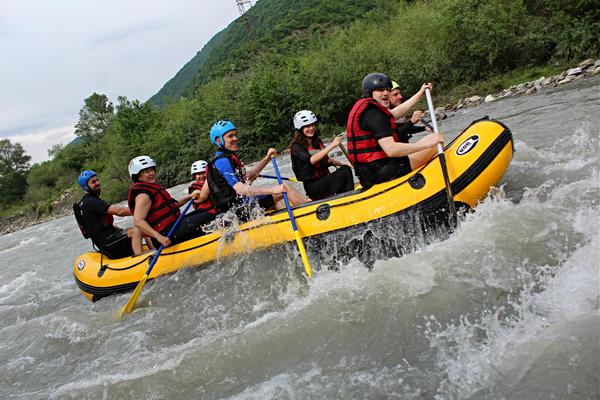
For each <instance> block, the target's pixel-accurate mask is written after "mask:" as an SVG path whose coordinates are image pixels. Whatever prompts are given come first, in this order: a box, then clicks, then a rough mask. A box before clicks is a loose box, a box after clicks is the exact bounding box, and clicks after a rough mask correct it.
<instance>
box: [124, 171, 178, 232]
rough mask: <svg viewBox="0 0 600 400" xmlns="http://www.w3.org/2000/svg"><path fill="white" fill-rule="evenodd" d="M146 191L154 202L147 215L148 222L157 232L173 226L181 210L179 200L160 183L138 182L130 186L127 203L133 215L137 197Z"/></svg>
mask: <svg viewBox="0 0 600 400" xmlns="http://www.w3.org/2000/svg"><path fill="white" fill-rule="evenodd" d="M140 193H145V194H147V195H148V196H149V197H150V200H151V201H152V204H151V205H150V210H149V211H148V215H147V216H146V222H148V224H149V225H150V226H151V227H152V229H154V230H155V231H157V232H162V231H163V230H164V229H165V228H167V227H169V226H171V224H173V223H174V222H175V221H177V218H179V215H180V214H181V212H180V211H179V207H178V206H177V201H176V200H175V199H173V198H172V197H171V195H170V194H169V193H168V192H167V190H166V189H165V188H164V187H162V186H161V185H159V184H158V183H147V182H136V183H134V184H133V185H131V186H130V187H129V193H127V203H128V205H129V209H130V210H131V215H133V213H134V210H135V198H136V196H137V195H138V194H140Z"/></svg>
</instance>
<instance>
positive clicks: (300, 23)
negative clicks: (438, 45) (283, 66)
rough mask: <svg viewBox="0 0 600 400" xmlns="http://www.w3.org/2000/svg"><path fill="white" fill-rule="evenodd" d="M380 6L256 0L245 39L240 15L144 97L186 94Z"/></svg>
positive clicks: (159, 100)
mask: <svg viewBox="0 0 600 400" xmlns="http://www.w3.org/2000/svg"><path fill="white" fill-rule="evenodd" d="M383 6H384V2H383V1H381V0H360V1H357V0H259V1H257V2H256V4H255V5H254V6H253V7H252V8H251V9H250V10H248V11H247V12H246V14H245V18H247V19H248V21H249V22H250V26H251V37H250V40H248V39H249V38H248V35H247V31H246V28H245V26H244V22H243V20H242V18H238V19H236V20H235V21H233V22H232V23H231V24H229V26H228V27H227V28H225V29H224V30H222V31H221V32H219V33H217V34H216V35H215V36H214V37H213V38H212V39H210V40H209V41H208V43H207V44H206V45H205V46H204V47H203V48H202V50H201V51H199V52H198V53H197V54H196V55H195V56H194V57H193V58H192V59H191V60H190V61H189V62H188V63H186V64H185V65H184V66H183V68H182V69H181V70H179V71H178V72H177V74H175V76H174V77H173V78H172V79H170V80H169V81H168V82H167V83H166V84H165V85H164V86H163V87H162V88H161V89H160V90H159V91H158V92H157V93H156V94H155V95H154V96H152V97H151V98H150V99H149V101H150V102H151V103H153V104H155V105H165V104H166V103H167V102H168V101H169V100H170V99H171V100H176V99H178V98H180V97H182V96H186V95H189V94H191V93H193V92H194V90H195V89H196V88H197V87H199V86H201V85H203V84H205V83H206V82H207V81H208V80H209V79H210V78H211V77H219V76H223V75H226V74H229V73H235V72H241V71H244V70H246V68H247V67H248V65H250V64H251V62H252V60H253V58H255V57H256V56H257V55H259V54H263V53H265V52H269V53H279V54H281V53H287V52H298V51H302V50H303V49H304V47H305V42H306V40H307V38H308V37H310V36H311V35H313V34H315V33H326V32H327V31H330V30H333V29H335V28H336V27H343V26H345V25H347V24H349V23H350V22H352V21H354V20H356V19H360V18H361V17H363V16H364V15H365V14H366V13H367V12H369V11H372V10H373V9H376V8H378V7H383ZM340 10H343V12H342V13H340Z"/></svg>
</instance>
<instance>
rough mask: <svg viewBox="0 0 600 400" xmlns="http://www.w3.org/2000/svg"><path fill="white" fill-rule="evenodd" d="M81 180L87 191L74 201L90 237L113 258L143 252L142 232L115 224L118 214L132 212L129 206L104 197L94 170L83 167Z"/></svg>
mask: <svg viewBox="0 0 600 400" xmlns="http://www.w3.org/2000/svg"><path fill="white" fill-rule="evenodd" d="M77 184H78V185H79V186H80V187H81V188H82V189H83V190H84V191H85V192H86V193H85V195H84V196H83V197H82V198H81V200H80V201H79V202H77V203H75V204H73V212H74V214H75V219H76V220H77V224H78V225H79V229H80V230H81V233H82V234H83V237H84V238H86V239H91V240H92V243H93V244H94V245H95V246H96V247H97V248H98V250H99V251H100V252H101V253H103V254H105V255H106V256H108V257H110V258H123V257H128V256H131V255H138V254H141V253H142V234H141V232H140V230H139V229H137V228H135V227H132V228H128V229H121V228H119V227H118V226H116V225H114V217H113V216H114V215H117V216H119V217H125V216H129V215H131V212H130V211H129V208H127V207H118V206H115V205H113V204H110V203H107V202H106V201H104V200H102V199H101V198H100V180H99V179H98V176H97V175H96V173H95V172H94V171H92V170H89V169H88V170H85V171H83V172H82V173H81V174H80V175H79V177H78V178H77Z"/></svg>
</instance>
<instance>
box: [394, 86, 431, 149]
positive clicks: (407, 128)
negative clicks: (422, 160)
mask: <svg viewBox="0 0 600 400" xmlns="http://www.w3.org/2000/svg"><path fill="white" fill-rule="evenodd" d="M403 100H404V97H402V93H401V92H400V85H399V84H398V82H396V81H392V90H391V91H390V107H389V108H390V109H393V108H395V107H398V106H399V105H400V104H402V101H403ZM423 114H424V112H423V111H422V110H416V111H414V112H413V113H412V116H411V117H410V118H407V117H405V116H402V117H400V118H398V119H396V125H398V128H397V129H398V141H399V142H402V143H408V142H409V140H410V139H411V138H412V136H413V135H414V134H415V133H419V132H423V131H424V130H426V129H427V128H425V127H424V126H417V125H416V124H417V123H419V121H421V119H423Z"/></svg>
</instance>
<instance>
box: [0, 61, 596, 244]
mask: <svg viewBox="0 0 600 400" xmlns="http://www.w3.org/2000/svg"><path fill="white" fill-rule="evenodd" d="M599 74H600V59H597V60H595V61H594V60H593V59H587V60H585V61H582V62H581V63H579V65H577V66H574V67H572V68H569V69H567V70H565V71H563V72H562V73H560V74H557V75H553V76H550V77H543V76H542V77H540V78H539V79H536V80H534V81H530V82H523V83H520V84H518V85H514V86H511V87H509V88H508V89H504V90H502V91H501V92H499V93H495V94H487V95H473V96H471V97H467V98H464V99H462V100H460V101H459V102H458V103H456V104H448V105H446V106H444V107H440V108H438V109H436V115H437V117H438V119H444V118H446V117H447V116H448V115H447V114H448V113H450V112H455V111H458V110H460V109H463V108H467V107H474V106H477V105H479V104H481V103H483V102H486V103H487V102H490V101H497V100H500V99H503V98H506V97H513V96H520V95H530V94H533V93H536V92H539V91H541V90H544V89H546V88H551V87H556V86H560V85H565V84H568V83H572V82H576V81H577V80H580V79H584V78H587V77H591V76H596V75H599ZM79 197H81V193H80V191H78V190H76V188H75V187H71V188H69V189H67V190H65V191H64V192H63V194H61V195H60V196H59V197H58V198H57V199H56V200H54V201H53V202H52V204H51V210H52V211H51V212H50V213H49V214H44V215H41V216H40V215H37V213H33V212H32V213H29V214H26V215H18V216H11V217H6V218H2V219H0V235H4V234H7V233H9V232H14V231H18V230H20V229H24V228H27V227H28V226H32V225H36V224H41V223H42V222H47V221H50V220H53V219H56V218H61V217H64V216H66V215H69V214H72V213H73V210H72V204H73V202H75V201H77V200H78V199H79Z"/></svg>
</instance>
